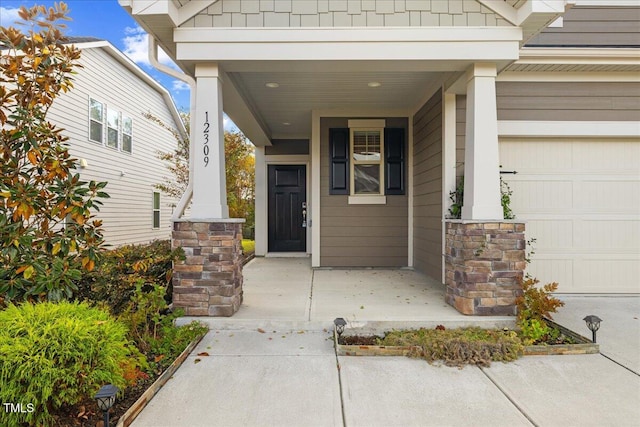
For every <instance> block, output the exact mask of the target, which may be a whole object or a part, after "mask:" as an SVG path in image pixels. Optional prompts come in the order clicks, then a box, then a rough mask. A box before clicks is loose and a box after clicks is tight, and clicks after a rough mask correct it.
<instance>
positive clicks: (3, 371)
mask: <svg viewBox="0 0 640 427" xmlns="http://www.w3.org/2000/svg"><path fill="white" fill-rule="evenodd" d="M145 367H146V362H145V360H144V357H143V356H142V355H141V353H140V352H139V351H138V350H137V349H136V348H135V347H134V346H133V345H132V344H130V343H129V341H128V339H127V328H126V326H125V325H124V324H122V323H120V322H117V321H115V320H114V319H113V318H112V317H111V316H110V315H109V313H107V312H105V311H103V310H100V309H97V308H92V307H89V306H88V305H87V304H84V303H69V302H60V303H51V302H44V303H38V304H30V303H25V304H23V305H20V306H15V305H9V306H8V308H7V309H6V310H4V311H0V402H9V403H14V404H17V403H22V404H23V406H24V405H27V404H29V403H31V404H33V409H34V411H33V412H31V413H8V412H6V411H0V425H4V426H12V425H21V424H23V423H28V424H30V425H51V424H52V423H53V421H54V419H53V416H52V412H53V411H55V410H57V409H59V408H61V407H63V406H65V405H74V404H77V403H79V402H80V401H82V400H83V399H86V398H90V397H91V396H93V395H94V394H95V393H96V392H97V391H98V389H99V388H100V387H101V386H102V385H104V384H108V383H111V384H114V385H115V386H117V387H118V388H119V389H121V390H122V389H124V388H125V387H126V386H127V378H130V379H133V378H135V377H136V376H137V375H136V373H137V372H139V369H140V368H145Z"/></svg>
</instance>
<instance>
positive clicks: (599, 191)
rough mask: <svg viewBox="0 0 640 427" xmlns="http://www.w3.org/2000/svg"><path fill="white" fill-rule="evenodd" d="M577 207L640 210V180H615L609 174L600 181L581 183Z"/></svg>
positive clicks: (621, 210)
mask: <svg viewBox="0 0 640 427" xmlns="http://www.w3.org/2000/svg"><path fill="white" fill-rule="evenodd" d="M580 186H581V187H582V188H580V189H579V193H578V195H577V196H578V197H576V199H577V207H578V208H581V209H585V210H588V211H591V212H594V211H606V212H611V213H613V212H629V210H635V211H640V181H637V178H636V181H631V180H626V181H623V180H620V177H618V180H617V181H616V180H615V177H612V176H608V177H602V178H599V180H598V181H591V180H589V181H583V182H582V183H580Z"/></svg>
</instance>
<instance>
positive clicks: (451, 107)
mask: <svg viewBox="0 0 640 427" xmlns="http://www.w3.org/2000/svg"><path fill="white" fill-rule="evenodd" d="M442 134H443V135H442V219H445V218H447V215H448V214H449V206H450V205H451V199H450V198H449V197H450V196H449V194H451V192H452V191H456V135H457V132H456V94H455V93H450V92H446V91H444V90H443V95H442ZM446 237H447V227H446V224H444V223H443V224H442V253H443V254H444V253H445V247H446V240H447V239H446ZM445 274H446V271H445V257H442V283H445Z"/></svg>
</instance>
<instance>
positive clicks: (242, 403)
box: [133, 259, 640, 427]
mask: <svg viewBox="0 0 640 427" xmlns="http://www.w3.org/2000/svg"><path fill="white" fill-rule="evenodd" d="M258 261H260V260H258ZM266 261H268V262H265V263H263V264H260V263H258V264H256V265H253V266H252V265H251V264H250V265H249V267H248V268H247V269H246V270H245V274H246V277H247V283H246V287H245V301H246V304H247V306H246V307H243V308H242V309H241V310H240V312H239V313H238V314H237V315H236V316H234V317H233V318H231V319H208V324H209V325H210V326H211V328H212V329H211V331H210V332H209V333H208V334H207V335H206V336H205V338H204V339H203V340H202V341H201V343H200V344H199V346H198V347H197V348H196V350H194V352H193V353H192V354H191V355H190V356H189V358H188V359H187V360H186V361H185V363H184V364H183V365H182V367H181V368H180V369H179V370H178V371H177V372H176V374H175V375H174V377H173V378H172V379H171V380H170V381H169V382H168V383H167V385H166V386H165V387H163V388H162V390H160V392H159V393H158V394H157V395H156V397H154V399H153V400H152V401H151V402H150V404H149V405H148V406H147V407H146V408H145V409H144V410H143V411H142V413H141V414H140V416H139V417H138V418H137V419H136V421H135V422H134V424H133V426H135V427H144V426H154V427H157V426H172V427H173V426H176V427H177V426H185V427H186V426H225V427H231V426H274V427H275V426H278V427H287V426H292V427H306V426H349V427H355V426H362V427H377V426H380V427H388V426H399V427H400V426H402V427H412V426H416V427H417V426H491V427H493V426H532V425H533V426H559V427H570V426H616V427H617V426H621V427H626V426H629V427H632V426H638V425H639V424H640V422H639V420H640V376H639V375H638V374H637V373H635V372H633V371H634V370H636V367H637V365H636V364H637V362H638V355H639V354H640V339H639V338H640V326H639V325H640V323H639V322H640V321H639V320H637V318H638V317H640V310H639V308H640V297H638V296H634V297H615V298H616V299H614V298H612V297H597V298H596V297H573V296H572V297H569V296H567V297H564V296H563V298H564V299H565V300H566V303H567V304H566V306H565V307H564V308H563V309H561V311H560V313H558V315H557V316H556V320H557V321H559V322H560V323H562V324H564V325H566V326H568V327H569V328H570V329H573V330H575V331H577V332H579V333H581V334H583V335H586V334H585V331H586V328H585V326H584V322H582V318H583V317H584V316H585V315H586V314H596V315H598V316H599V317H601V318H602V319H604V321H603V323H602V329H601V331H600V332H599V334H598V341H599V342H601V343H602V351H603V353H604V355H599V354H596V355H576V356H537V357H532V356H529V357H524V358H521V359H519V360H517V361H515V362H511V363H505V364H503V363H494V364H492V366H491V367H489V368H478V367H465V368H464V369H456V368H448V367H444V366H442V367H438V366H433V365H429V364H428V363H426V362H424V361H422V360H412V359H408V358H404V357H385V358H383V357H377V358H376V357H337V356H336V354H335V352H334V349H333V343H332V340H331V339H330V332H329V331H330V327H331V319H332V318H333V317H334V316H335V315H337V314H342V315H344V316H345V317H347V318H348V319H349V320H350V322H351V323H353V324H358V325H361V324H367V323H369V324H374V323H375V322H378V321H380V320H387V319H390V320H388V321H391V322H397V323H396V324H398V323H403V322H407V321H408V320H407V319H412V316H417V317H419V318H420V319H419V320H421V321H423V322H424V323H430V322H434V321H436V319H437V316H440V315H442V316H449V315H451V318H450V319H449V321H451V322H454V323H455V322H457V321H460V319H459V318H458V317H457V316H455V315H454V314H451V313H448V312H447V310H446V308H447V307H448V306H447V307H445V306H444V304H438V303H437V301H438V300H437V298H436V299H430V298H426V297H425V295H427V294H431V293H432V289H431V288H428V287H427V288H426V290H423V289H425V288H424V286H427V285H426V284H425V282H424V280H423V277H424V276H420V275H417V273H413V272H410V271H402V270H401V271H396V272H392V273H389V272H388V271H387V272H385V271H378V270H373V271H371V270H349V271H347V270H333V271H331V270H326V271H324V270H321V271H315V272H310V269H309V267H308V264H305V262H307V260H284V261H282V260H276V262H272V261H274V260H273V259H269V260H266ZM254 262H255V261H254ZM255 267H260V268H257V269H254V268H255ZM256 272H259V274H256V275H255V276H252V274H254V273H256ZM366 273H368V274H366ZM373 273H376V274H375V275H374V274H373ZM378 274H381V275H382V276H383V277H385V279H384V280H387V279H389V278H392V279H393V278H394V277H395V278H396V279H397V281H391V282H389V284H390V285H391V289H392V291H391V292H390V291H389V290H388V289H384V288H383V287H381V286H377V284H379V282H378V281H377V279H374V278H375V277H377V275H378ZM372 277H373V278H372ZM325 278H326V282H325V283H323V280H325ZM296 283H297V284H296ZM336 283H343V284H344V286H337V285H336ZM365 284H368V286H367V285H365ZM411 285H413V286H411ZM299 287H301V288H303V289H304V290H301V289H299ZM436 291H437V289H435V290H433V294H435V293H436ZM372 293H373V294H372ZM375 295H379V296H384V298H388V299H391V300H392V301H394V302H393V303H391V302H390V301H386V302H385V301H383V300H379V299H376V298H372V297H373V296H375ZM396 295H400V296H399V297H397V296H396ZM406 298H409V299H408V300H407V299H406ZM401 301H404V302H403V303H401ZM407 301H408V303H407ZM441 301H442V300H440V302H441ZM420 302H422V303H420ZM425 303H428V304H425ZM360 305H362V306H364V308H362V309H361V308H360ZM414 306H415V307H418V306H419V307H420V308H423V310H424V311H423V310H417V309H414V308H413V307H414ZM432 307H433V311H430V309H431V308H432ZM436 307H437V309H436ZM367 309H368V310H369V311H367ZM403 309H404V310H407V312H408V314H405V313H403V312H402V310H403ZM441 309H442V310H443V311H442V312H440V311H438V310H441ZM378 310H385V311H378ZM389 311H390V313H389ZM435 313H438V314H437V315H436V314H435ZM456 314H457V313H456ZM432 315H433V316H435V317H432ZM260 316H264V317H262V318H260ZM463 317H464V316H463ZM466 319H468V318H466ZM188 320H189V319H184V321H188ZM497 320H499V319H497ZM497 320H494V322H495V321H497ZM605 326H606V327H605ZM204 353H206V354H208V356H207V355H204ZM636 372H637V371H636Z"/></svg>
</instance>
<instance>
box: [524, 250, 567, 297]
mask: <svg viewBox="0 0 640 427" xmlns="http://www.w3.org/2000/svg"><path fill="white" fill-rule="evenodd" d="M573 263H574V261H573V260H572V259H562V255H557V256H553V257H543V256H535V257H534V258H533V262H532V263H531V264H529V266H528V267H527V273H529V274H531V275H532V276H533V277H536V278H537V279H538V280H540V283H541V284H546V283H551V282H556V283H558V285H559V290H560V291H561V292H575V291H574V290H572V287H573V283H574V280H573V270H574V268H573Z"/></svg>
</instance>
